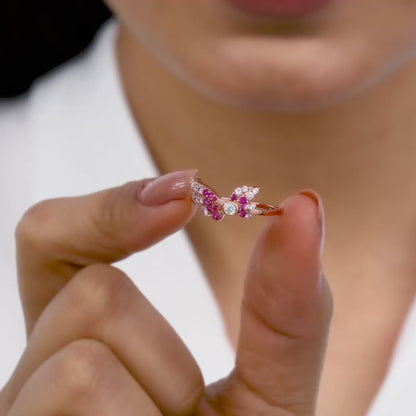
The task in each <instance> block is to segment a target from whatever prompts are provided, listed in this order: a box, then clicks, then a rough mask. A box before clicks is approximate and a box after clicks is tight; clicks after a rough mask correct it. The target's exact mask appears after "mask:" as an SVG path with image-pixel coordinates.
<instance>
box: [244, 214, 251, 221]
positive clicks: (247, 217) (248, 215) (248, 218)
mask: <svg viewBox="0 0 416 416" xmlns="http://www.w3.org/2000/svg"><path fill="white" fill-rule="evenodd" d="M244 218H245V219H247V220H251V219H252V215H251V214H246V216H245V217H244Z"/></svg>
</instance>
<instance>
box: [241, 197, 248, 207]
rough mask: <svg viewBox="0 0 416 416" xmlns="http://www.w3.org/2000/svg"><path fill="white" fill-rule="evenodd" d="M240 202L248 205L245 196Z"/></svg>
mask: <svg viewBox="0 0 416 416" xmlns="http://www.w3.org/2000/svg"><path fill="white" fill-rule="evenodd" d="M239 201H240V204H243V205H244V204H247V198H246V197H245V196H242V197H241V198H240V199H239Z"/></svg>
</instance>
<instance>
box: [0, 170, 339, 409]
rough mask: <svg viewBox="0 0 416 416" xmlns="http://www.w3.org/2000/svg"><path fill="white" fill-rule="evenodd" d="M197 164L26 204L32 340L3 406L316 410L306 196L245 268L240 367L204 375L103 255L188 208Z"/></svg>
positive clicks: (321, 334) (320, 287) (21, 262)
mask: <svg viewBox="0 0 416 416" xmlns="http://www.w3.org/2000/svg"><path fill="white" fill-rule="evenodd" d="M193 174H195V171H187V172H182V173H175V174H171V175H169V176H165V177H162V179H159V180H158V181H156V182H154V183H153V184H151V185H148V186H146V188H145V190H144V191H142V190H143V187H144V186H145V185H146V184H147V183H148V182H149V181H150V180H148V179H147V180H143V181H138V182H130V183H127V184H125V185H123V186H121V187H118V188H112V189H109V190H105V191H101V192H97V193H95V194H91V195H87V196H82V197H73V198H59V199H53V200H47V201H43V202H41V203H39V204H36V205H35V206H34V207H32V208H30V209H29V210H28V211H27V212H26V214H25V215H24V216H23V218H22V220H21V221H20V222H19V224H18V227H17V229H16V237H17V261H18V273H19V283H20V288H21V297H22V302H23V307H24V312H25V318H26V325H27V331H28V345H27V348H26V350H25V353H24V355H23V356H22V358H21V360H20V362H19V364H18V366H17V368H16V370H15V372H14V374H13V376H12V377H11V379H10V380H9V382H8V383H7V385H6V386H5V388H4V389H3V391H2V392H1V394H0V415H2V416H3V415H7V416H17V415H25V416H27V415H33V416H38V415H42V416H49V415H51V416H52V415H56V414H66V415H77V416H78V415H80V416H83V415H94V414H100V415H102V416H105V415H120V416H128V415H135V416H136V415H138V414H139V415H141V416H153V415H162V414H163V415H165V416H170V415H172V416H173V415H192V414H195V415H198V416H211V415H215V416H217V415H223V416H226V415H235V416H245V415H247V416H249V415H250V416H252V415H259V416H260V415H263V414H264V415H267V416H274V415H276V416H281V415H299V416H300V415H302V416H304V415H305V416H306V415H308V416H312V415H314V414H315V402H316V397H317V391H318V387H319V378H320V373H321V368H322V364H323V359H324V353H325V345H326V339H327V335H328V328H329V322H330V318H331V312H332V297H331V294H330V290H329V287H328V285H327V282H326V280H325V278H324V277H323V276H322V273H321V265H320V246H321V238H322V227H321V222H320V221H319V219H318V212H319V211H318V209H317V205H316V204H315V203H314V202H313V201H312V199H311V198H308V197H305V196H302V195H297V196H294V197H292V198H289V199H288V200H287V201H286V203H285V206H284V209H285V213H284V215H283V216H282V217H276V218H272V219H269V220H267V223H266V224H265V226H264V229H263V231H262V233H261V234H260V236H259V238H258V241H257V243H256V247H255V250H254V253H253V255H252V259H251V262H250V265H249V269H248V271H247V276H246V286H245V292H244V300H243V303H242V309H241V333H240V340H239V345H238V351H237V359H236V366H235V369H234V370H233V371H232V373H231V374H230V375H229V376H228V377H227V378H225V379H223V380H220V381H219V382H217V383H214V384H212V385H210V386H208V387H206V388H205V386H204V384H203V380H202V377H201V373H200V370H199V368H198V366H197V364H196V362H195V360H194V359H193V357H192V356H191V354H190V353H189V351H188V350H187V348H186V347H185V345H184V344H183V342H182V341H181V340H180V338H179V337H178V336H177V334H176V333H175V332H174V331H173V329H172V328H171V327H170V326H169V325H168V324H167V322H166V321H165V320H164V319H163V317H162V316H161V315H160V314H159V313H158V312H157V311H156V310H155V309H154V308H153V307H152V305H151V304H150V303H149V302H148V301H147V300H146V299H145V298H144V297H143V295H142V294H141V293H140V291H139V290H138V289H137V288H136V287H135V285H134V284H133V283H132V282H131V281H130V279H129V278H128V277H127V276H126V275H125V274H124V273H123V272H121V271H120V270H118V269H116V268H114V267H112V266H110V265H108V264H109V263H111V262H115V261H117V260H120V259H122V258H124V257H126V256H128V255H130V254H132V253H134V252H136V251H139V250H142V249H145V248H147V247H149V246H151V245H152V244H154V243H156V242H157V241H159V240H160V239H162V238H164V237H166V236H167V235H169V234H171V233H173V232H175V231H177V230H179V229H180V228H181V227H183V226H184V225H185V224H186V223H187V222H188V221H189V220H190V218H191V217H192V215H193V213H194V212H195V210H196V208H195V207H193V206H192V203H191V200H190V191H189V187H188V179H189V177H190V176H192V175H193ZM136 195H138V197H136ZM177 272H178V273H180V271H179V270H178V271H177ZM149 278H151V276H150V277H149ZM213 345H215V340H213ZM214 359H215V351H214V352H213V360H214Z"/></svg>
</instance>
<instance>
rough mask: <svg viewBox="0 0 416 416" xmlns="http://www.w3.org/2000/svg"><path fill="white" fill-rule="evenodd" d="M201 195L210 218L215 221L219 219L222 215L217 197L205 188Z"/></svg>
mask: <svg viewBox="0 0 416 416" xmlns="http://www.w3.org/2000/svg"><path fill="white" fill-rule="evenodd" d="M202 195H203V196H204V200H203V204H204V206H205V208H206V209H207V211H208V212H209V213H210V214H211V216H212V218H214V220H216V221H219V220H221V219H222V217H223V216H224V215H223V214H222V213H221V210H220V209H219V208H220V206H219V204H218V198H217V197H216V196H215V195H214V193H213V192H210V190H209V189H207V188H205V189H204V190H203V192H202Z"/></svg>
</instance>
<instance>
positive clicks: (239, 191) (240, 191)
mask: <svg viewBox="0 0 416 416" xmlns="http://www.w3.org/2000/svg"><path fill="white" fill-rule="evenodd" d="M234 193H235V194H236V195H237V196H240V195H241V194H242V193H243V190H242V189H241V188H236V189H235V191H234Z"/></svg>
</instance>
